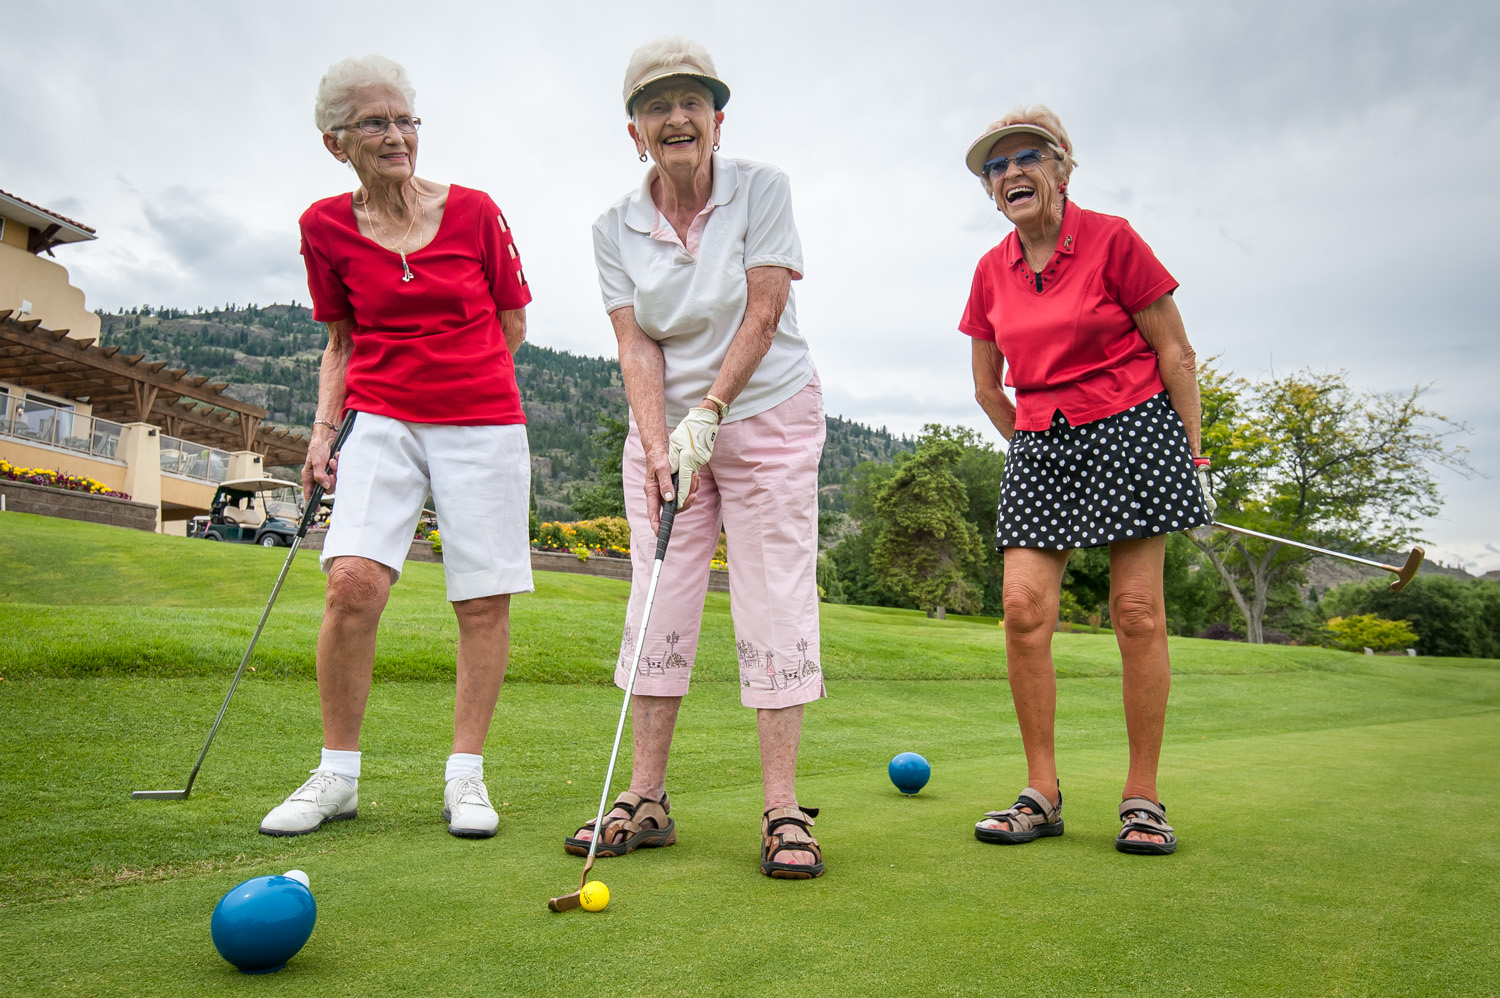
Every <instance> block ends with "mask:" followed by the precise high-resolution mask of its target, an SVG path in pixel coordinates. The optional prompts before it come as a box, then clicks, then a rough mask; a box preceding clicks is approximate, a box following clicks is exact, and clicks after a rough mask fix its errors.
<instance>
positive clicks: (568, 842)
mask: <svg viewBox="0 0 1500 998" xmlns="http://www.w3.org/2000/svg"><path fill="white" fill-rule="evenodd" d="M671 810H672V805H671V803H670V802H668V800H667V795H666V794H662V795H661V800H652V799H651V798H650V797H642V796H641V795H640V794H634V793H631V792H630V791H629V790H627V791H625V792H624V793H623V794H621V795H620V796H618V797H616V798H615V806H614V807H612V808H610V812H611V813H610V814H606V815H605V816H604V831H603V832H602V834H601V835H600V838H599V845H598V846H596V847H595V848H594V855H595V856H596V857H604V858H606V859H607V858H609V857H611V856H624V855H625V854H626V853H632V852H635V851H636V850H637V849H654V848H656V847H658V846H669V845H672V844H673V843H674V842H676V841H677V822H675V821H673V820H672V819H671V818H670V817H668V812H670V811H671ZM614 811H624V812H625V816H624V817H621V816H619V815H616V814H613V812H614ZM593 827H594V819H593V818H590V819H589V820H588V821H587V822H585V823H584V824H583V825H581V826H580V827H579V829H578V831H576V832H574V833H573V835H572V836H571V837H569V838H566V839H563V848H564V849H566V850H567V851H568V852H569V853H571V854H572V855H574V856H587V855H588V854H589V840H588V839H581V838H579V837H578V836H579V835H581V834H582V833H583V832H584V831H588V830H592V829H593ZM611 839H614V840H615V841H610V840H611Z"/></svg>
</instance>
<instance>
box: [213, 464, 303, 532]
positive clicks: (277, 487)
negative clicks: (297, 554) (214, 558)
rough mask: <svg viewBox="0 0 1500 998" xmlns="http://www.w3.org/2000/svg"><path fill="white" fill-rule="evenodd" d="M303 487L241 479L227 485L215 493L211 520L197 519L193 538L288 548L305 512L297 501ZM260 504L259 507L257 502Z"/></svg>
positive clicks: (289, 483)
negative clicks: (297, 491)
mask: <svg viewBox="0 0 1500 998" xmlns="http://www.w3.org/2000/svg"><path fill="white" fill-rule="evenodd" d="M300 487H301V486H299V485H297V483H295V482H286V481H282V480H281V479H278V478H241V479H236V480H235V481H232V482H223V483H221V484H220V485H219V488H218V491H216V492H215V493H214V502H213V508H212V509H210V510H209V514H208V515H207V516H195V517H193V523H192V529H191V531H190V532H189V533H188V536H189V537H201V538H203V539H204V540H206V541H233V542H235V543H237V544H259V545H260V546H261V547H267V548H274V547H287V546H288V545H290V544H291V543H292V538H293V537H294V536H295V535H296V533H297V520H298V518H299V517H300V516H301V515H302V511H301V510H300V509H299V508H298V507H297V503H296V502H295V501H288V500H287V499H286V498H277V495H276V494H277V493H280V494H281V495H282V496H295V495H296V490H297V489H299V488H300ZM257 499H259V500H260V504H259V506H258V507H257V505H256V500H257Z"/></svg>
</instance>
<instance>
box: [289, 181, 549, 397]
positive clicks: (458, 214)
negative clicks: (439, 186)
mask: <svg viewBox="0 0 1500 998" xmlns="http://www.w3.org/2000/svg"><path fill="white" fill-rule="evenodd" d="M354 211H355V208H354V197H353V195H352V194H339V195H337V196H335V197H331V198H324V199H323V200H322V201H318V202H317V203H315V204H314V205H313V206H312V207H311V208H308V209H307V211H305V212H303V213H302V219H301V222H300V224H301V226H302V257H303V260H304V262H305V263H306V264H307V287H308V290H309V291H311V292H312V300H313V318H314V319H315V320H317V321H318V322H337V321H339V320H341V319H351V318H352V319H353V320H354V322H355V329H354V353H353V355H352V356H351V357H350V359H349V370H348V373H347V374H346V375H345V379H344V388H345V392H346V401H345V405H346V406H347V407H348V408H350V409H355V410H358V411H359V412H371V413H376V414H378V415H382V416H390V417H391V418H393V419H400V420H404V421H406V422H410V423H453V424H461V425H466V426H485V425H494V424H512V423H524V422H526V416H525V414H524V413H523V412H522V411H521V393H520V391H519V390H518V389H517V388H516V369H515V364H514V362H513V360H512V359H511V355H510V350H509V349H508V348H507V347H506V345H505V334H504V332H503V331H502V330H501V328H500V312H501V311H509V310H513V309H519V308H525V307H526V305H527V303H528V302H530V301H531V289H530V288H528V287H527V286H526V275H525V274H524V273H522V271H521V258H520V256H519V254H518V253H517V252H516V244H515V241H514V240H513V239H512V238H511V233H510V226H509V225H507V224H506V222H505V216H504V215H502V214H501V213H500V209H499V208H497V207H495V202H493V201H491V200H490V197H489V195H488V194H485V193H484V192H483V191H476V190H471V189H469V188H466V187H459V186H458V185H457V184H454V185H453V186H452V187H450V188H449V189H448V203H447V206H446V207H445V208H444V210H443V219H442V222H441V223H440V224H439V226H438V231H437V235H436V236H434V237H433V240H432V242H430V243H428V244H427V245H426V246H423V247H422V248H421V249H419V250H417V251H415V252H413V253H408V254H406V259H407V262H408V264H409V265H410V267H411V272H412V280H410V281H402V279H401V277H402V269H401V257H400V255H398V254H396V253H393V252H392V251H390V250H388V249H386V248H385V247H383V246H380V245H378V244H376V243H375V242H374V241H372V240H370V239H367V238H366V237H365V236H362V235H360V232H359V226H358V225H357V224H356V222H355V217H354Z"/></svg>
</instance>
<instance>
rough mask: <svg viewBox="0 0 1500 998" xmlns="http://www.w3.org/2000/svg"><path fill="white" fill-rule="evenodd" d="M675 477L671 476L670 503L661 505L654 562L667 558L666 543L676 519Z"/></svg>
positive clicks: (676, 488)
mask: <svg viewBox="0 0 1500 998" xmlns="http://www.w3.org/2000/svg"><path fill="white" fill-rule="evenodd" d="M679 488H680V486H679V485H678V484H677V476H676V475H675V474H674V475H673V476H672V501H671V502H666V503H662V506H661V526H660V527H658V528H657V530H656V560H657V561H661V560H662V559H663V558H665V557H666V556H667V541H669V540H671V539H672V521H673V520H675V519H677V491H678V489H679Z"/></svg>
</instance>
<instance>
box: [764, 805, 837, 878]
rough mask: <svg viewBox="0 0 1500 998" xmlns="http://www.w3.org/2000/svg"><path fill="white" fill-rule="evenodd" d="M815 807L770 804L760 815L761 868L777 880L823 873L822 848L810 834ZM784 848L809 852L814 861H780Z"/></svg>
mask: <svg viewBox="0 0 1500 998" xmlns="http://www.w3.org/2000/svg"><path fill="white" fill-rule="evenodd" d="M817 816H818V809H817V808H815V807H773V808H770V809H769V810H767V811H766V812H765V814H763V815H761V819H760V872H761V873H764V874H765V875H766V876H768V877H775V878H776V879H777V880H811V879H812V878H813V877H821V876H822V875H823V850H822V849H821V848H819V847H818V840H817V839H815V838H813V836H812V831H811V829H812V826H813V819H814V818H816V817H817ZM783 852H810V853H812V854H813V855H814V856H816V857H817V858H818V861H817V862H816V863H811V864H809V863H779V862H777V861H776V857H777V856H779V855H781V854H782V853H783Z"/></svg>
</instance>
